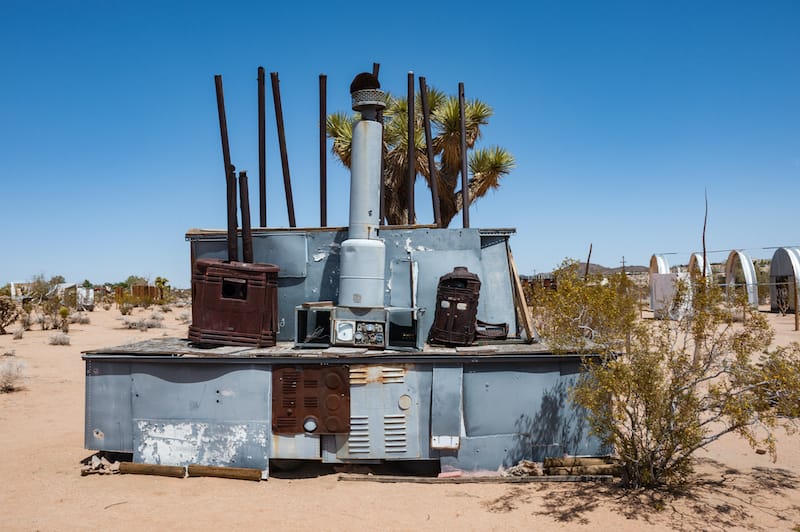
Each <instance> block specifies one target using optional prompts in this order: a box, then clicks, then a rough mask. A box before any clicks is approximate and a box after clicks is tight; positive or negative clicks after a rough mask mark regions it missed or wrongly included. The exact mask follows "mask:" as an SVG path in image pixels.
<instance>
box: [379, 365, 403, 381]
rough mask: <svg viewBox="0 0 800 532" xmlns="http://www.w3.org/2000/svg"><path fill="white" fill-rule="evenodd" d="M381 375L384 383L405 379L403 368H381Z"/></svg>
mask: <svg viewBox="0 0 800 532" xmlns="http://www.w3.org/2000/svg"><path fill="white" fill-rule="evenodd" d="M381 377H382V379H381V380H382V381H383V383H384V384H393V383H400V384H402V383H404V382H405V381H406V370H405V368H386V367H384V368H381Z"/></svg>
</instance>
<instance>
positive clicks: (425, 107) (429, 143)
mask: <svg viewBox="0 0 800 532" xmlns="http://www.w3.org/2000/svg"><path fill="white" fill-rule="evenodd" d="M419 96H420V99H421V100H422V125H423V127H424V128H425V146H426V148H427V154H428V172H429V174H430V179H431V200H432V201H433V221H434V223H435V224H436V227H441V226H442V209H441V206H440V205H439V180H438V178H437V176H436V159H435V158H434V155H433V135H432V134H431V109H430V104H429V103H428V84H427V83H426V82H425V77H424V76H420V77H419Z"/></svg>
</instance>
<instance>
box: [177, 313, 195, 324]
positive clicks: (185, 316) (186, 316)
mask: <svg viewBox="0 0 800 532" xmlns="http://www.w3.org/2000/svg"><path fill="white" fill-rule="evenodd" d="M178 321H180V322H181V323H189V322H190V321H192V313H191V312H189V311H187V310H184V311H183V312H181V313H180V314H178Z"/></svg>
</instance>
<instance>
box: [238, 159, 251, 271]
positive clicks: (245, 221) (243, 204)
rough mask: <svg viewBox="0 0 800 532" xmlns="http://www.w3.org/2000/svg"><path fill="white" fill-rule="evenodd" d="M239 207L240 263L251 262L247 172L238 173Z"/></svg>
mask: <svg viewBox="0 0 800 532" xmlns="http://www.w3.org/2000/svg"><path fill="white" fill-rule="evenodd" d="M239 207H240V208H241V209H242V262H248V263H252V262H253V231H252V230H251V228H250V191H249V190H248V188H247V172H246V171H244V170H242V171H241V172H239Z"/></svg>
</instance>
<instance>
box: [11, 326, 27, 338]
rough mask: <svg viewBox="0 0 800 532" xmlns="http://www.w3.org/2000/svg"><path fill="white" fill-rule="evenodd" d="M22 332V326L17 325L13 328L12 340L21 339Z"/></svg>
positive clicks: (23, 330)
mask: <svg viewBox="0 0 800 532" xmlns="http://www.w3.org/2000/svg"><path fill="white" fill-rule="evenodd" d="M24 332H25V329H24V328H22V327H18V328H16V329H14V336H13V338H14V340H22V333H24Z"/></svg>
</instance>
